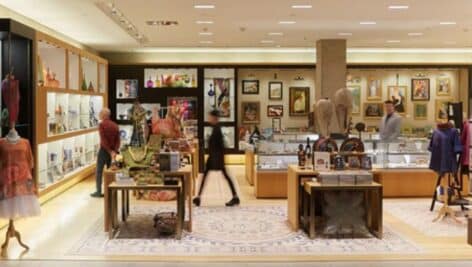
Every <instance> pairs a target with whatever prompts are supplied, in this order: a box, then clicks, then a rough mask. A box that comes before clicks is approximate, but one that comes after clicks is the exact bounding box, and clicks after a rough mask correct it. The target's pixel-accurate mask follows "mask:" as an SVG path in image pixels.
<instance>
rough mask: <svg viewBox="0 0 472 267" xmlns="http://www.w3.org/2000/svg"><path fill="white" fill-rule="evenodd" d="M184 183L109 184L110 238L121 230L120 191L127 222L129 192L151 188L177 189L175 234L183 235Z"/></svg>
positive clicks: (179, 236) (122, 213)
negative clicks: (119, 213) (119, 214)
mask: <svg viewBox="0 0 472 267" xmlns="http://www.w3.org/2000/svg"><path fill="white" fill-rule="evenodd" d="M182 185H183V183H182V182H181V181H179V183H178V184H177V185H164V184H156V185H154V184H152V185H151V184H148V185H135V184H131V185H119V184H117V183H116V182H112V183H111V184H109V185H108V186H107V192H108V193H107V198H106V199H105V202H107V203H108V207H109V208H110V210H109V212H108V214H107V216H108V219H107V220H106V221H108V229H109V230H108V234H109V238H110V239H112V238H113V237H114V236H115V233H116V232H118V230H119V221H118V192H119V191H121V202H122V204H121V217H122V220H123V221H124V222H125V221H126V219H127V218H128V216H129V192H130V191H143V190H144V191H149V190H170V191H175V193H176V196H177V201H176V202H177V207H176V215H177V225H176V231H175V236H176V238H177V239H181V237H182V226H183V224H184V217H185V203H184V201H185V197H184V194H183V188H182Z"/></svg>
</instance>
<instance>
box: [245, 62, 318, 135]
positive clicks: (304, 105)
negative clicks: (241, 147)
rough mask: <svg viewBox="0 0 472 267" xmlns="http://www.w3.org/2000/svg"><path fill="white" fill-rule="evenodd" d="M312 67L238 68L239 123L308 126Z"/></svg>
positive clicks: (268, 125)
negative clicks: (278, 122)
mask: <svg viewBox="0 0 472 267" xmlns="http://www.w3.org/2000/svg"><path fill="white" fill-rule="evenodd" d="M315 75H316V73H315V69H314V68H240V69H238V110H239V111H238V113H239V114H240V115H239V117H238V126H239V127H241V126H251V125H257V126H258V127H259V128H261V129H263V128H272V119H274V118H276V119H280V124H281V126H282V127H283V128H297V127H308V113H309V112H311V111H312V106H313V104H314V97H315Z"/></svg>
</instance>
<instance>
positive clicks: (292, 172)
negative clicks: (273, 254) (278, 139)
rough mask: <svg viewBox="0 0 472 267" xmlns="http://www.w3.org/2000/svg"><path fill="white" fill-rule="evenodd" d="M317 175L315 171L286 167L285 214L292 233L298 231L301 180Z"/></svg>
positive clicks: (293, 166) (294, 166) (291, 166)
mask: <svg viewBox="0 0 472 267" xmlns="http://www.w3.org/2000/svg"><path fill="white" fill-rule="evenodd" d="M318 174H319V173H318V172H317V171H314V170H307V169H301V168H300V167H298V166H297V165H289V166H288V179H287V186H288V191H287V205H288V206H287V214H288V222H289V224H290V226H291V228H292V230H293V231H298V229H300V223H299V219H300V207H301V201H300V199H301V198H300V195H301V192H302V190H303V180H304V179H306V180H311V178H312V177H316V176H318Z"/></svg>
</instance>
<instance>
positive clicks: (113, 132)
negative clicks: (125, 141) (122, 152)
mask: <svg viewBox="0 0 472 267" xmlns="http://www.w3.org/2000/svg"><path fill="white" fill-rule="evenodd" d="M110 114H111V112H110V110H109V109H108V108H104V109H102V111H101V112H100V114H99V116H100V120H101V121H102V122H101V123H100V125H99V126H98V132H99V134H100V149H99V150H98V155H97V171H96V183H97V184H96V186H97V189H96V191H95V192H94V193H92V194H91V195H90V196H92V197H103V193H102V175H103V168H104V167H105V166H107V168H109V167H110V164H111V161H112V159H114V158H115V156H116V153H117V152H118V151H119V149H120V132H119V128H118V125H117V124H116V123H114V122H113V121H112V120H111V119H110Z"/></svg>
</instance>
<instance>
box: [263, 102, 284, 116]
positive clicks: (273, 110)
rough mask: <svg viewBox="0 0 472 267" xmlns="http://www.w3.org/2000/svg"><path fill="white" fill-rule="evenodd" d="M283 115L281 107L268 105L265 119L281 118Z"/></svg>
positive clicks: (282, 107)
mask: <svg viewBox="0 0 472 267" xmlns="http://www.w3.org/2000/svg"><path fill="white" fill-rule="evenodd" d="M283 115H284V106H283V105H268V106H267V117H282V116H283Z"/></svg>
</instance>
